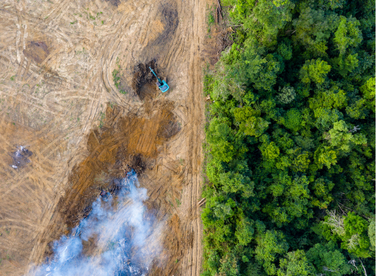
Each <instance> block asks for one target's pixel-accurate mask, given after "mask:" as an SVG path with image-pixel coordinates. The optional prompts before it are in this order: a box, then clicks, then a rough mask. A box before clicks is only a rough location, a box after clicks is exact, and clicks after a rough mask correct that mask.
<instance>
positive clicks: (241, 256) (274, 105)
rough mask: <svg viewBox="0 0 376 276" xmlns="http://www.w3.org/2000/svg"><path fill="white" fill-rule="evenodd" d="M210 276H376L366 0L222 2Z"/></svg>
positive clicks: (210, 89) (214, 80)
mask: <svg viewBox="0 0 376 276" xmlns="http://www.w3.org/2000/svg"><path fill="white" fill-rule="evenodd" d="M222 5H223V6H224V7H225V8H224V10H226V11H227V16H228V25H227V26H232V28H233V29H234V30H235V33H234V35H233V42H234V43H233V44H232V46H231V47H228V48H227V49H225V50H224V51H223V53H222V55H221V58H220V60H219V61H218V62H217V64H216V65H215V68H214V69H211V70H209V69H208V70H207V72H206V75H205V83H204V86H205V93H206V95H210V98H211V102H210V103H209V104H207V110H206V113H207V114H206V116H207V121H208V122H207V126H206V144H205V145H204V150H205V153H206V162H205V168H204V169H205V175H206V183H205V187H204V191H203V196H204V197H206V206H205V208H204V209H203V212H202V220H203V223H204V269H203V271H204V272H203V275H205V276H209V275H278V276H281V275H291V276H292V275H366V274H367V275H375V269H374V264H375V263H374V258H375V214H374V213H375V101H374V100H375V99H374V98H375V18H374V10H375V9H374V5H375V3H374V1H370V0H362V1H361V0H353V1H350V0H348V1H346V0H316V1H313V0H304V1H293V0H273V1H272V0H222Z"/></svg>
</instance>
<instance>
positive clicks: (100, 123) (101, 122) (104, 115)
mask: <svg viewBox="0 0 376 276" xmlns="http://www.w3.org/2000/svg"><path fill="white" fill-rule="evenodd" d="M105 117H106V114H105V113H103V112H101V117H100V119H99V128H102V127H103V124H104V122H103V120H104V118H105Z"/></svg>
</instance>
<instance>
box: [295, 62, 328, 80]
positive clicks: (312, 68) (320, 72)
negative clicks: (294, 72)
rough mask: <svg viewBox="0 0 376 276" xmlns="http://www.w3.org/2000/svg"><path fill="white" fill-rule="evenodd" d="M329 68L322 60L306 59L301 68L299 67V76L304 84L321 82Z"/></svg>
mask: <svg viewBox="0 0 376 276" xmlns="http://www.w3.org/2000/svg"><path fill="white" fill-rule="evenodd" d="M330 69H331V66H330V65H329V64H328V63H327V62H326V61H324V60H321V59H317V60H314V59H313V60H307V61H306V62H305V63H304V65H303V67H302V69H300V78H301V80H302V82H303V83H305V84H310V83H311V82H314V83H317V84H321V83H323V82H324V81H325V78H326V75H327V74H328V73H329V71H330Z"/></svg>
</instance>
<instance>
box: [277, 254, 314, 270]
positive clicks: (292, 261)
mask: <svg viewBox="0 0 376 276" xmlns="http://www.w3.org/2000/svg"><path fill="white" fill-rule="evenodd" d="M277 275H278V276H305V275H314V273H313V270H312V267H311V264H310V263H309V262H308V261H307V257H306V256H305V252H304V251H303V250H297V251H294V252H289V253H287V258H285V259H281V260H280V268H279V269H278V273H277Z"/></svg>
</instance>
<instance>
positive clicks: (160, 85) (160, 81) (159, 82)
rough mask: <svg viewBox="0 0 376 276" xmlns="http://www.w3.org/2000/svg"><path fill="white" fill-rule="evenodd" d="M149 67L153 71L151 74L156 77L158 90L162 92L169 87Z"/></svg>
mask: <svg viewBox="0 0 376 276" xmlns="http://www.w3.org/2000/svg"><path fill="white" fill-rule="evenodd" d="M149 69H150V71H151V72H152V73H153V75H154V76H155V77H156V78H157V85H158V88H159V90H161V91H162V93H164V92H166V91H167V90H168V89H170V87H169V86H168V84H167V83H166V81H165V80H161V79H160V78H158V76H157V74H156V73H155V72H154V71H153V69H151V68H150V67H149Z"/></svg>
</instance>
